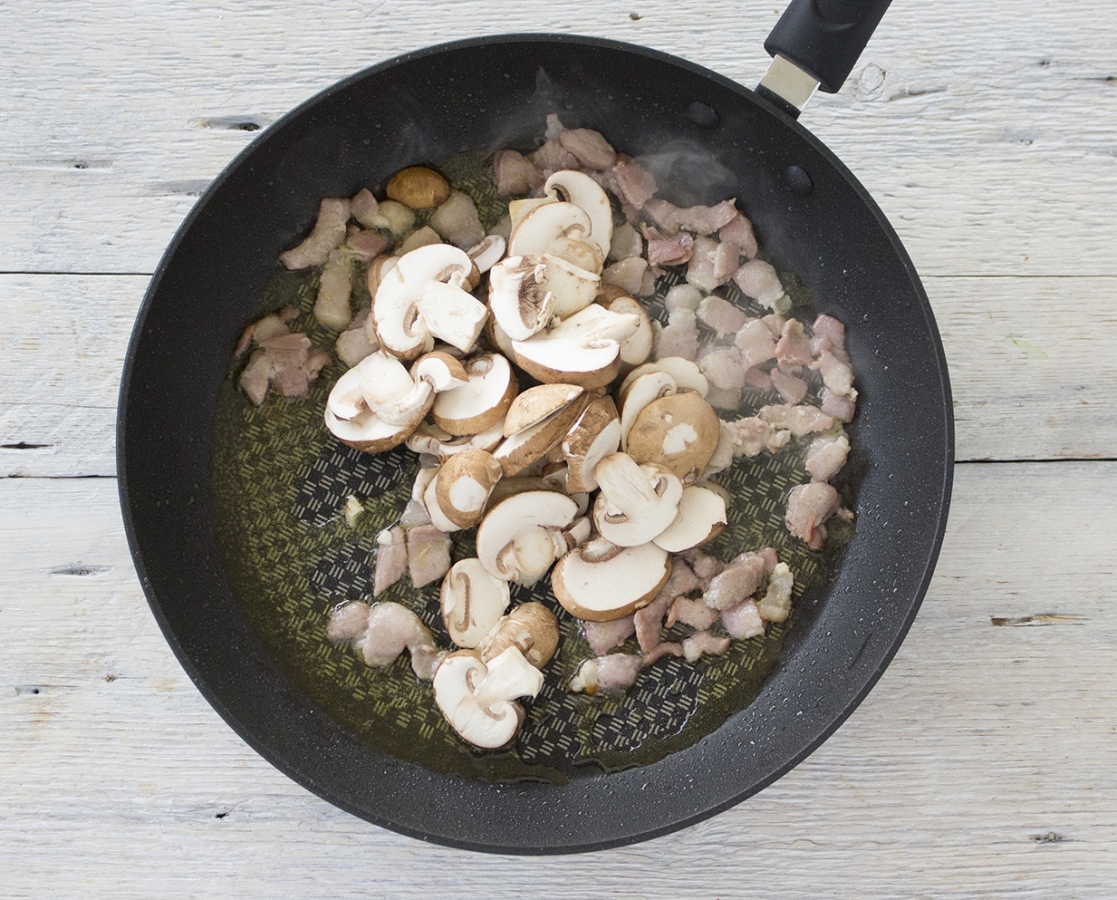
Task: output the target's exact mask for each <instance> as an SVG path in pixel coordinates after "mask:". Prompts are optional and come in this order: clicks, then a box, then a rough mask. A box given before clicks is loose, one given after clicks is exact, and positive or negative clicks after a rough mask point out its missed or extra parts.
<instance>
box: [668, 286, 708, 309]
mask: <svg viewBox="0 0 1117 900" xmlns="http://www.w3.org/2000/svg"><path fill="white" fill-rule="evenodd" d="M702 297H703V294H702V292H701V291H700V290H698V288H696V287H695V286H694V285H693V284H676V285H674V286H673V287H671V288H668V290H667V296H666V297H664V298H663V308H664V309H666V310H667V312H668V314H670V313H673V312H674V311H675V310H677V309H688V310H690V311H691V312H693V313H697V310H698V307H699V306H701V305H702Z"/></svg>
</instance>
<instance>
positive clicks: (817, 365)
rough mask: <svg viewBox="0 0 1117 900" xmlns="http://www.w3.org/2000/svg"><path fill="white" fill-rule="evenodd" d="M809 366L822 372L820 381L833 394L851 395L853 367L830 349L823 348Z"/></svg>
mask: <svg viewBox="0 0 1117 900" xmlns="http://www.w3.org/2000/svg"><path fill="white" fill-rule="evenodd" d="M811 368H812V369H814V370H815V371H816V372H820V373H821V374H822V383H823V384H824V385H826V387H828V388H830V390H831V391H833V392H834V393H835V394H844V395H845V396H847V397H850V396H852V394H851V392H852V391H853V369H852V368H850V365H849V363H848V362H844V361H843V360H841V359H839V358H838V357H837V356H835V355H834V353H832V352H831V351H830V350H824V351H823V352H822V354H821V355H820V356H819V358H818V359H817V360H816V361H815V362H814V363H812V365H811Z"/></svg>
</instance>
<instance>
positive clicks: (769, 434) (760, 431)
mask: <svg viewBox="0 0 1117 900" xmlns="http://www.w3.org/2000/svg"><path fill="white" fill-rule="evenodd" d="M722 430H723V431H724V432H726V433H728V434H729V435H730V437H732V439H733V455H734V456H747V457H750V458H751V457H753V456H757V455H759V454H760V452H761V451H762V450H767V451H768V452H769V453H775V452H776V451H777V450H779V449H780V448H781V447H783V446H785V445H786V444H787V442H788V441H789V440H791V432H790V431H787V430H786V429H782V428H776V427H773V426H772V425H771V424H770V423H768V422H765V421H764V420H763V419H760V418H758V417H757V416H748V417H746V418H744V419H738V420H737V421H736V422H725V423H724V424H723V425H722Z"/></svg>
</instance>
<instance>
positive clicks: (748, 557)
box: [702, 553, 764, 610]
mask: <svg viewBox="0 0 1117 900" xmlns="http://www.w3.org/2000/svg"><path fill="white" fill-rule="evenodd" d="M763 581H764V557H762V556H761V555H760V554H759V553H746V554H742V555H741V556H738V557H737V558H736V559H734V560H733V561H732V562H731V563H730V564H729V565H728V566H726V567H725V568H724V569H722V571H721V572H720V573H719V574H717V575H715V576H714V577H713V578H712V579H711V580H710V586H709V588H707V589H706V593H705V594H704V595H703V596H702V599H703V601H704V602H705V604H706V605H707V606H709V607H710V608H711V609H714V610H724V609H729V608H730V607H731V606H736V605H737V604H738V603H740V602H741V601H742V600H744V599H745V598H746V597H749V596H751V595H752V594H754V593H756V589H757V588H759V587H760V584H761V582H763Z"/></svg>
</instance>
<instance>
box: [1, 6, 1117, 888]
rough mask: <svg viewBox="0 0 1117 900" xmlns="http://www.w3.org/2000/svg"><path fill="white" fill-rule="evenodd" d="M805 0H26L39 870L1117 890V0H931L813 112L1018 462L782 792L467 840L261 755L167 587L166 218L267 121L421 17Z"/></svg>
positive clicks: (61, 876) (419, 882)
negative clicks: (150, 539) (480, 844)
mask: <svg viewBox="0 0 1117 900" xmlns="http://www.w3.org/2000/svg"><path fill="white" fill-rule="evenodd" d="M781 5H782V4H779V3H773V4H760V3H756V2H751V0H750V2H743V3H737V4H707V3H699V2H697V0H676V2H673V3H667V2H665V0H646V2H642V3H639V4H629V3H624V4H621V3H615V2H605V3H599V4H589V3H568V4H554V3H544V2H542V0H521V2H519V3H517V4H507V3H504V4H493V3H491V2H477V0H459V2H453V3H451V2H429V0H388V2H380V3H375V2H357V0H321V2H317V3H314V4H290V5H288V4H278V3H274V2H264V0H260V2H253V3H241V4H218V5H212V4H202V3H198V2H188V0H167V2H164V3H159V4H141V3H139V2H136V0H113V2H110V0H84V2H79V0H69V2H55V3H49V4H39V3H35V4H33V3H30V2H27V0H14V2H10V3H6V4H3V5H2V6H0V61H2V62H0V125H2V130H0V300H2V301H3V303H4V309H5V315H4V316H3V317H0V357H2V358H3V360H4V362H5V363H6V365H5V366H4V367H3V369H2V370H0V474H3V475H4V476H6V477H5V478H4V480H2V481H0V802H2V804H3V809H4V814H3V815H2V816H0V895H2V896H4V897H13V898H25V897H26V898H32V897H33V898H40V897H45V896H49V897H70V896H75V897H76V896H81V897H113V898H124V900H127V898H133V897H135V898H148V897H168V898H174V897H184V898H185V897H193V896H207V895H212V896H231V895H237V896H241V897H268V898H271V897H275V896H279V895H281V894H285V895H293V896H320V895H321V896H332V897H339V898H344V897H358V896H359V897H393V898H394V897H465V896H478V897H494V898H496V897H520V896H524V895H525V894H527V893H530V894H532V895H536V896H556V897H557V896H563V897H602V896H612V895H617V896H640V897H664V898H667V897H671V898H676V897H722V898H726V897H744V896H754V895H756V896H759V895H770V896H780V897H788V898H815V897H819V896H842V897H881V898H887V897H896V896H919V897H987V896H1004V897H1014V898H1047V897H1091V898H1093V897H1096V898H1109V897H1111V896H1112V895H1113V885H1114V884H1117V822H1115V816H1114V813H1115V810H1117V781H1115V780H1114V777H1113V774H1112V773H1113V772H1114V771H1117V731H1115V725H1114V715H1113V704H1112V702H1111V693H1112V691H1111V684H1112V683H1113V681H1114V678H1115V677H1117V667H1115V665H1114V662H1113V650H1114V647H1115V646H1117V614H1115V613H1114V602H1113V601H1114V600H1115V599H1117V597H1115V592H1117V589H1115V588H1114V583H1115V582H1114V562H1113V559H1114V547H1115V541H1114V537H1113V534H1114V527H1113V522H1114V519H1115V518H1117V463H1114V462H1113V461H1112V460H1114V459H1117V415H1115V414H1114V413H1115V411H1117V313H1115V312H1114V310H1115V308H1117V307H1115V305H1114V302H1113V301H1114V300H1115V299H1117V254H1115V253H1114V251H1113V248H1114V246H1117V224H1115V222H1114V217H1113V210H1114V198H1115V197H1117V64H1115V63H1114V57H1113V50H1114V48H1115V47H1117V23H1115V21H1114V19H1113V16H1112V8H1111V7H1112V4H1111V3H1110V2H1108V0H1079V2H1066V3H1061V4H1046V3H1039V2H1036V0H1027V2H1013V0H994V2H987V3H966V2H961V0H942V2H938V3H933V4H931V3H897V4H895V5H894V8H893V9H892V10H891V11H890V12H889V14H888V15H887V16H886V17H885V20H884V22H883V23H882V25H881V28H880V29H879V31H878V33H877V35H876V36H875V37H874V39H873V42H872V43H871V44H870V46H869V48H868V50H867V52H866V54H865V56H864V57H863V58H862V60H861V62H860V63H859V64H858V66H857V68H856V69H855V70H854V75H853V77H852V78H851V81H850V82H849V84H848V85H847V87H846V89H845V90H844V91H843V92H842V93H841V94H839V95H837V96H834V97H828V96H820V97H818V98H817V99H816V100H815V101H814V102H813V103H812V105H811V107H810V108H809V109H808V110H807V112H806V113H805V114H804V116H803V122H804V124H806V125H807V126H808V127H810V128H811V129H812V130H814V131H815V132H816V133H817V134H819V135H820V137H822V138H823V140H824V141H826V142H827V144H828V145H829V146H830V147H831V148H832V149H833V150H834V151H835V152H836V153H837V154H838V156H839V157H841V158H842V159H843V161H845V162H846V164H847V165H849V167H850V168H851V169H852V170H853V171H854V172H855V173H856V174H857V175H858V177H859V178H860V179H861V180H862V182H863V183H864V184H865V185H866V187H867V188H868V189H869V190H870V192H871V193H872V194H873V196H874V197H875V199H876V200H877V201H878V203H880V205H881V207H882V208H883V209H884V211H885V212H886V214H887V215H888V216H889V218H890V220H891V221H892V222H893V224H894V226H895V227H896V229H897V231H898V232H899V234H900V237H901V238H902V240H903V241H904V243H905V245H906V247H907V248H908V250H909V252H910V253H911V255H912V257H913V259H914V261H915V263H916V265H917V267H918V268H919V270H920V272H921V274H922V275H923V276H924V279H925V284H926V287H927V290H928V294H929V295H930V297H931V300H932V303H933V304H934V307H935V311H936V315H937V317H938V321H939V325H940V328H941V331H942V334H943V340H944V344H945V346H946V350H947V355H948V359H949V362H950V370H951V376H952V382H953V387H954V393H955V401H956V410H955V412H956V417H957V431H958V458H959V459H960V460H968V461H979V460H994V461H997V462H995V463H989V464H986V463H982V462H972V463H971V464H966V465H961V466H959V469H958V473H957V478H956V486H955V495H954V496H955V500H954V505H953V509H952V515H951V521H950V526H949V529H948V535H947V541H946V544H945V546H944V549H943V554H942V557H941V561H940V564H939V568H938V571H937V574H936V576H935V579H934V582H933V584H932V587H931V591H930V593H929V595H928V598H927V601H926V603H925V604H924V607H923V609H922V611H921V613H920V615H919V617H918V619H917V620H916V623H915V625H914V627H913V629H912V632H911V634H910V635H909V637H908V639H907V641H906V642H905V643H904V645H903V647H902V648H901V650H900V653H899V655H898V657H897V658H896V661H895V662H894V663H893V664H892V666H891V667H890V668H889V670H888V671H887V673H886V674H885V676H884V678H883V679H882V680H881V682H880V684H879V685H878V686H877V688H876V689H875V690H874V691H873V693H872V694H871V695H870V696H869V698H868V699H867V701H866V702H865V703H864V704H863V705H862V706H861V707H860V708H859V709H858V710H857V712H856V713H855V714H854V715H853V717H852V718H851V719H850V720H849V722H848V723H846V725H844V726H843V727H842V728H841V729H840V730H839V731H838V733H837V734H836V735H835V736H834V737H833V738H832V739H831V740H830V741H828V742H827V743H826V744H825V745H824V746H823V747H822V748H821V749H820V750H819V751H817V752H816V753H815V754H814V755H813V756H812V757H810V759H808V760H807V761H806V762H805V763H804V764H803V765H801V766H800V767H799V768H798V769H796V770H795V771H793V772H792V773H791V774H790V775H788V776H787V777H785V778H783V779H781V780H780V781H779V782H777V783H776V784H775V785H773V786H772V787H770V788H769V789H767V790H765V791H763V792H762V793H761V794H759V795H758V796H757V797H755V798H753V799H751V800H749V801H748V802H746V803H744V804H742V805H740V806H738V807H736V808H735V809H733V810H730V811H728V812H726V813H724V814H722V815H720V816H717V817H716V818H714V819H712V820H710V821H708V822H705V823H703V824H701V825H699V826H696V827H694V828H690V829H687V830H685V831H682V832H679V833H677V834H675V835H671V836H668V837H664V838H660V839H658V840H656V841H652V842H649V843H646V844H643V845H638V846H635V847H629V848H625V849H620V850H614V851H608V852H604V853H598V854H593V855H590V856H582V857H570V858H554V859H533V860H525V859H507V858H505V859H501V858H490V857H484V856H479V855H473V854H463V853H459V852H455V851H449V850H443V849H440V848H436V847H430V846H427V845H424V844H422V843H420V842H417V841H414V840H411V839H408V838H403V837H399V836H397V835H394V834H391V833H389V832H386V831H383V830H381V829H378V828H375V827H373V826H370V825H367V824H366V823H364V822H361V821H359V820H357V819H354V818H352V817H350V816H348V815H346V814H345V813H342V812H340V811H338V810H336V809H334V808H333V807H331V806H329V805H328V804H326V803H324V802H322V801H320V800H318V799H317V798H316V797H314V796H312V795H310V794H309V793H307V792H306V791H304V790H303V789H301V788H299V787H298V786H296V785H294V784H293V783H292V782H290V781H289V780H288V779H287V778H285V777H284V776H283V775H281V774H280V773H278V772H277V771H276V770H274V769H272V768H271V767H270V766H269V765H267V764H266V763H264V762H263V761H262V760H261V759H259V758H258V757H257V756H256V755H255V754H254V753H253V752H252V751H251V750H249V749H248V748H247V747H246V746H245V745H244V744H243V743H241V741H240V740H239V739H238V738H237V737H236V736H235V735H234V734H233V733H232V732H231V731H230V729H229V728H228V727H227V726H226V725H225V724H224V723H223V722H222V721H221V720H220V719H219V718H218V716H217V715H216V713H214V712H213V711H212V710H211V709H210V707H209V706H208V705H207V704H206V703H205V701H204V700H203V699H202V698H201V696H200V695H199V694H198V692H197V691H196V689H195V688H194V687H193V686H192V685H191V684H190V682H189V681H188V679H187V678H186V677H185V675H184V674H183V672H182V670H181V668H180V667H179V665H178V663H177V662H176V661H175V659H174V657H173V655H172V654H171V652H170V650H169V649H168V647H167V645H166V643H165V642H164V641H163V639H162V636H161V635H160V633H159V630H158V628H157V626H156V624H155V622H154V620H153V618H152V617H151V615H150V613H149V612H148V610H147V607H146V603H145V601H144V599H143V594H142V591H141V589H140V587H139V584H138V582H137V580H136V576H135V573H134V570H133V569H132V566H131V562H130V559H129V555H128V550H127V547H126V542H125V540H124V536H123V531H122V527H121V525H120V519H119V512H118V509H117V501H116V484H115V480H114V479H113V478H112V477H111V476H112V475H113V474H114V471H115V467H114V459H113V452H114V433H113V432H114V419H115V404H116V393H117V389H118V383H119V373H120V368H121V365H122V362H123V357H124V353H125V349H126V346H127V340H128V335H129V332H130V329H131V323H132V319H133V317H134V315H135V311H136V309H137V308H138V306H139V303H140V300H141V299H142V296H143V292H144V290H145V288H146V285H147V282H148V278H149V276H150V274H151V272H152V271H153V270H154V268H155V266H156V264H157V262H158V260H159V257H160V255H161V254H162V252H163V249H164V248H165V247H166V245H167V243H168V242H169V240H170V239H171V236H172V235H173V233H174V231H175V229H176V228H177V227H178V225H179V224H180V222H181V220H182V218H183V216H185V215H186V213H187V212H188V211H189V209H190V208H191V206H192V204H193V203H194V200H195V198H196V197H197V195H198V194H199V193H201V191H202V190H204V188H205V186H206V185H207V184H208V183H209V182H210V180H212V178H213V177H214V176H215V175H217V173H218V172H219V171H220V170H221V168H222V167H223V166H224V165H225V164H226V163H227V162H228V161H229V160H230V159H231V158H232V157H233V156H234V155H235V154H236V153H237V152H238V151H239V150H240V149H241V148H243V147H244V146H245V145H246V144H247V143H248V142H249V141H250V140H251V139H252V137H253V135H254V129H259V128H261V127H266V126H267V125H268V124H269V123H270V122H272V121H274V120H275V119H276V118H278V117H279V116H280V115H282V114H283V113H284V112H285V111H287V110H288V109H290V108H291V107H292V106H294V105H296V104H297V103H299V102H301V101H303V100H305V99H307V98H308V97H310V96H311V95H313V94H314V93H315V92H317V91H318V90H321V89H322V88H324V87H326V86H328V85H329V84H331V83H332V82H334V81H335V80H337V79H338V78H341V77H343V76H345V75H348V74H350V73H351V72H353V71H356V70H358V69H360V68H363V67H364V66H367V65H370V64H372V63H375V62H378V61H381V60H384V59H387V58H389V57H391V56H393V55H395V54H396V53H397V52H401V51H405V50H409V49H413V48H417V47H420V46H424V45H427V44H430V43H434V42H437V41H441V40H450V39H454V38H458V37H466V36H471V35H478V34H484V33H493V32H511V31H541V30H557V31H567V32H580V33H585V34H596V35H601V36H606V37H612V38H618V39H621V40H629V41H634V42H638V43H643V44H646V45H649V46H652V47H656V48H657V49H661V50H665V51H668V52H671V53H676V54H679V55H681V56H685V57H688V58H690V59H693V60H695V61H697V62H699V63H702V64H705V65H707V66H709V67H711V68H713V69H716V70H718V71H720V72H722V73H724V74H726V75H728V76H729V77H732V78H735V79H737V80H739V81H740V82H741V83H743V84H746V85H751V84H753V83H755V82H756V81H757V79H758V78H759V76H760V74H761V72H762V70H763V68H764V66H765V64H766V61H767V57H766V55H765V54H764V53H763V51H762V50H761V49H760V45H761V43H762V41H763V38H764V36H765V35H766V34H767V32H768V30H769V29H770V27H771V26H772V24H773V23H774V22H775V20H776V18H777V15H778V12H779V9H780V7H781ZM1021 460H1035V461H1032V462H1021ZM1038 460H1045V461H1046V462H1038ZM16 476H18V477H16ZM70 476H107V477H95V478H76V477H70ZM994 619H998V620H1006V621H1008V622H1017V623H1020V624H1005V625H994V624H993V620H994Z"/></svg>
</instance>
